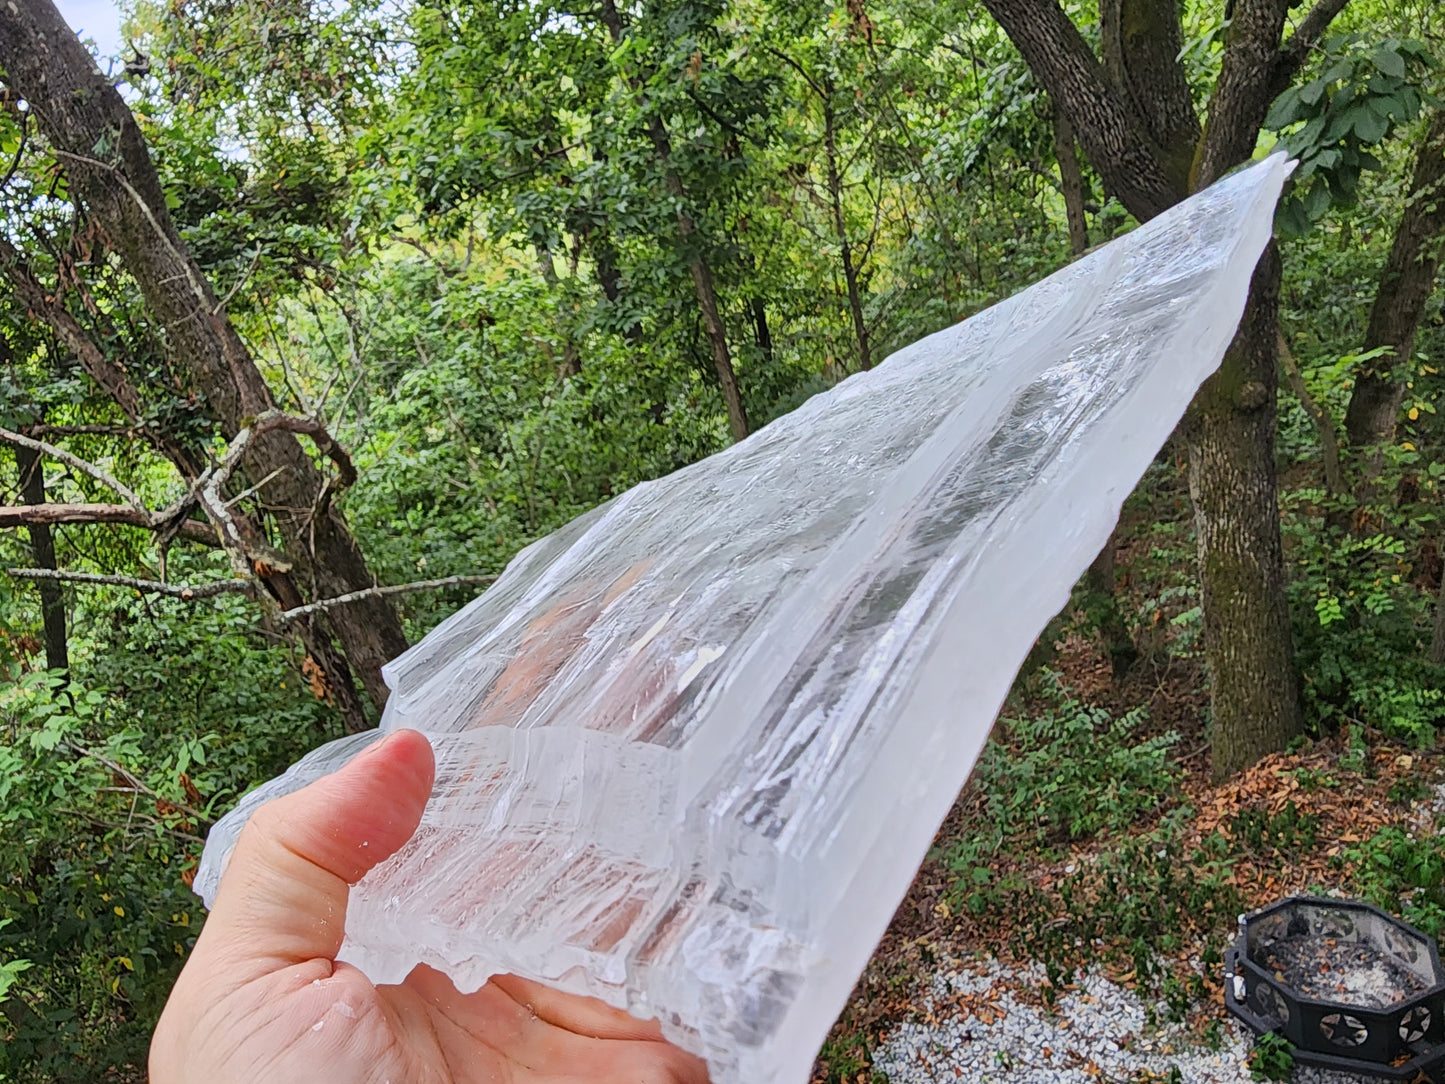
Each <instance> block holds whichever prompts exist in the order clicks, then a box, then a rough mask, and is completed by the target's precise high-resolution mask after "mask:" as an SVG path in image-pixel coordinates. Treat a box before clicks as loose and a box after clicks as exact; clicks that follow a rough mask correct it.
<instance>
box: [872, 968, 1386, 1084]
mask: <svg viewBox="0 0 1445 1084" xmlns="http://www.w3.org/2000/svg"><path fill="white" fill-rule="evenodd" d="M1043 978H1044V976H1043V972H1042V970H1036V971H1033V970H1031V971H1009V970H1007V969H1005V968H1003V967H1001V966H1000V965H999V964H998V963H997V962H993V961H987V962H983V963H981V964H978V965H974V966H965V967H961V968H956V969H953V970H950V971H946V972H942V973H940V974H939V975H937V976H936V977H935V978H934V981H933V989H932V992H931V995H930V996H929V997H928V998H927V999H926V1000H925V1005H924V1008H925V1010H926V1014H928V1015H931V1016H936V1018H937V1021H938V1022H937V1023H936V1024H904V1025H902V1026H901V1027H899V1028H897V1029H896V1030H895V1031H894V1032H893V1033H892V1035H890V1036H889V1038H888V1040H887V1042H886V1043H885V1044H884V1045H883V1046H882V1048H881V1049H879V1050H876V1051H875V1052H874V1055H873V1068H874V1069H875V1070H877V1071H879V1072H882V1073H884V1074H885V1075H886V1076H887V1077H888V1079H889V1081H890V1084H936V1082H940V1081H942V1082H949V1081H954V1080H962V1081H967V1082H969V1084H974V1082H980V1084H982V1082H991V1081H997V1082H998V1084H1004V1082H1005V1081H1006V1082H1007V1084H1104V1082H1124V1081H1129V1082H1140V1084H1142V1082H1155V1084H1167V1082H1170V1081H1171V1080H1172V1081H1174V1082H1175V1084H1253V1082H1252V1080H1251V1077H1250V1075H1249V1069H1248V1067H1247V1066H1246V1065H1245V1058H1246V1057H1247V1056H1248V1054H1249V1049H1250V1039H1249V1034H1248V1032H1247V1030H1246V1029H1245V1028H1243V1027H1242V1026H1238V1025H1236V1024H1234V1022H1233V1021H1231V1024H1230V1026H1229V1027H1228V1028H1226V1029H1225V1032H1224V1035H1223V1038H1222V1042H1221V1044H1220V1047H1219V1049H1218V1050H1211V1049H1208V1048H1205V1047H1201V1046H1198V1045H1194V1044H1193V1043H1192V1041H1191V1038H1190V1036H1189V1035H1188V1034H1187V1033H1186V1032H1185V1031H1184V1029H1183V1028H1181V1027H1179V1026H1172V1025H1164V1026H1162V1027H1158V1028H1152V1029H1151V1028H1150V1027H1149V1026H1148V1024H1147V1020H1146V1013H1145V1008H1144V1003H1143V1001H1141V1000H1140V999H1139V997H1138V996H1137V995H1135V994H1134V993H1132V992H1130V991H1129V990H1126V989H1124V988H1123V987H1121V986H1119V985H1117V984H1116V983H1113V982H1110V981H1109V980H1108V979H1106V978H1104V977H1102V976H1100V975H1097V974H1091V975H1086V976H1082V977H1081V978H1080V979H1079V980H1078V981H1077V983H1076V985H1077V987H1078V989H1077V991H1071V992H1067V993H1065V994H1064V995H1063V996H1061V997H1060V998H1059V1000H1058V1003H1057V1006H1056V1011H1055V1012H1054V1013H1052V1014H1051V1013H1049V1012H1047V1011H1046V1010H1044V1009H1043V1008H1041V1007H1039V1006H1037V1005H1035V1004H1032V1003H1030V1002H1031V999H1028V998H1024V999H1022V1000H1021V999H1020V998H1019V997H1018V996H1016V995H1015V993H1014V991H1016V990H1018V989H1019V988H1020V987H1025V988H1029V987H1032V988H1037V987H1038V986H1039V985H1040V984H1041V983H1042V982H1043ZM960 995H962V998H961V1000H962V1001H963V1002H964V1003H966V1004H968V1005H970V1006H974V1011H971V1012H969V1013H967V1014H966V1015H965V1014H963V1013H960V1012H959V1011H958V1009H957V1007H956V1006H957V1004H958V1002H959V1001H960ZM1176 1070H1177V1074H1176ZM1361 1079H1362V1078H1358V1077H1352V1076H1347V1075H1345V1074H1340V1073H1322V1072H1320V1071H1318V1070H1313V1069H1297V1070H1296V1072H1295V1084H1346V1082H1348V1084H1357V1082H1359V1081H1360V1080H1361Z"/></svg>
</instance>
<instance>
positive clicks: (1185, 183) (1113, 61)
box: [1099, 0, 1199, 191]
mask: <svg viewBox="0 0 1445 1084" xmlns="http://www.w3.org/2000/svg"><path fill="white" fill-rule="evenodd" d="M1179 16H1180V5H1179V4H1178V3H1175V2H1174V0H1166V2H1161V0H1101V2H1100V4H1099V29H1100V34H1101V37H1102V39H1103V41H1102V44H1103V51H1104V65H1105V68H1106V70H1107V71H1108V72H1109V74H1110V76H1112V77H1113V80H1114V85H1115V87H1116V89H1117V90H1118V92H1119V94H1120V96H1121V97H1123V98H1124V100H1125V101H1127V102H1128V103H1129V105H1130V106H1131V107H1132V109H1133V111H1134V115H1135V116H1136V117H1138V118H1139V122H1140V126H1141V128H1142V129H1143V131H1144V133H1145V134H1146V135H1147V136H1148V137H1149V139H1150V140H1151V141H1152V142H1153V144H1154V146H1155V147H1156V148H1157V153H1158V155H1159V162H1160V165H1161V166H1162V167H1163V168H1164V171H1165V173H1166V174H1167V175H1168V177H1169V182H1170V184H1171V185H1172V186H1173V187H1174V188H1176V189H1178V190H1181V191H1184V190H1187V189H1188V187H1189V167H1190V166H1191V165H1192V164H1193V162H1194V149H1195V147H1196V146H1197V145H1198V143H1199V117H1198V116H1196V115H1195V112H1194V100H1193V98H1192V96H1191V95H1190V93H1189V82H1188V80H1186V79H1185V77H1184V66H1183V65H1182V64H1181V63H1180V61H1179V54H1180V52H1181V51H1182V50H1183V48H1184V30H1183V27H1182V26H1181V25H1180V21H1179Z"/></svg>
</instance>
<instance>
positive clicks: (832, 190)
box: [819, 79, 873, 369]
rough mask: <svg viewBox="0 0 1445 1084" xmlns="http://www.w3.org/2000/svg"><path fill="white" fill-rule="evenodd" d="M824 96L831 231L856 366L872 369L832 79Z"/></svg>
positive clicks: (828, 80)
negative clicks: (845, 214)
mask: <svg viewBox="0 0 1445 1084" xmlns="http://www.w3.org/2000/svg"><path fill="white" fill-rule="evenodd" d="M819 93H820V94H821V96H822V99H823V154H824V157H825V158H826V159H827V166H828V201H829V206H830V207H831V209H832V212H833V231H834V232H835V233H836V234H837V237H838V247H839V250H840V254H841V257H842V261H843V282H844V284H845V285H846V286H847V288H848V312H849V314H850V315H851V316H852V318H853V335H854V337H855V338H856V339H857V340H858V367H859V368H860V369H871V368H873V350H872V347H871V346H870V345H869V342H868V323H867V321H866V320H864V319H863V294H862V291H861V290H860V289H859V288H858V268H857V267H855V266H854V265H853V249H852V246H851V245H849V243H848V223H847V220H846V219H845V218H844V217H843V178H842V177H841V176H840V175H839V173H838V132H837V124H836V117H835V116H834V113H833V81H832V80H831V79H826V80H824V82H823V86H822V88H821V90H820V92H819Z"/></svg>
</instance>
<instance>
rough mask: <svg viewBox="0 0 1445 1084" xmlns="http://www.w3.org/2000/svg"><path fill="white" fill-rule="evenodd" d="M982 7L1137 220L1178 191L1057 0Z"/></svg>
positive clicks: (992, 1) (996, 0)
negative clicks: (1057, 105) (1003, 33)
mask: <svg viewBox="0 0 1445 1084" xmlns="http://www.w3.org/2000/svg"><path fill="white" fill-rule="evenodd" d="M984 6H985V7H986V8H988V10H989V13H990V14H991V15H992V16H993V17H994V18H995V19H996V20H997V21H998V24H999V25H1000V26H1002V27H1003V29H1004V32H1005V33H1006V34H1008V36H1009V39H1010V40H1011V41H1012V42H1013V43H1014V46H1015V48H1017V49H1018V51H1019V52H1020V53H1021V54H1023V58H1024V61H1025V63H1027V64H1028V66H1029V70H1030V71H1031V72H1033V75H1034V78H1035V79H1037V80H1038V81H1039V82H1040V83H1041V84H1042V85H1043V88H1044V89H1045V90H1046V91H1048V92H1049V94H1050V96H1051V97H1053V99H1054V100H1055V101H1057V102H1059V103H1060V105H1061V106H1062V107H1063V109H1064V110H1065V112H1066V113H1067V114H1068V118H1069V121H1070V122H1071V123H1072V124H1073V126H1074V133H1075V135H1076V137H1077V138H1078V141H1079V145H1080V146H1081V147H1083V148H1084V153H1085V154H1087V155H1088V157H1089V161H1090V162H1092V163H1093V165H1094V168H1095V169H1097V170H1098V171H1099V173H1100V175H1101V176H1102V177H1103V178H1104V184H1105V185H1106V186H1107V187H1108V189H1109V191H1111V192H1112V193H1113V194H1114V195H1116V196H1118V197H1119V202H1120V203H1122V204H1123V205H1124V206H1125V208H1127V209H1128V211H1129V213H1130V214H1132V215H1133V216H1134V217H1135V218H1137V219H1139V220H1140V221H1141V222H1142V221H1145V220H1146V219H1150V218H1153V217H1154V216H1155V215H1157V214H1160V213H1162V212H1163V211H1165V210H1167V209H1168V208H1170V207H1172V206H1173V205H1174V204H1176V203H1178V202H1179V201H1180V200H1181V199H1183V198H1184V196H1185V195H1186V194H1187V193H1185V192H1184V191H1182V190H1181V189H1180V187H1179V186H1178V185H1177V184H1176V183H1175V182H1173V181H1171V180H1170V178H1169V171H1168V170H1167V169H1166V168H1165V166H1164V163H1163V162H1162V161H1160V158H1159V155H1158V153H1157V152H1156V151H1155V150H1154V149H1153V148H1151V146H1150V141H1149V140H1148V139H1147V138H1146V136H1145V133H1143V132H1140V131H1138V130H1137V127H1136V122H1135V119H1134V117H1133V115H1132V110H1131V109H1130V108H1129V106H1128V105H1127V104H1126V103H1125V102H1124V100H1123V99H1122V98H1121V97H1120V95H1119V92H1118V91H1116V90H1115V89H1114V88H1113V87H1112V86H1111V85H1110V83H1109V81H1108V80H1107V79H1106V78H1105V76H1104V69H1103V67H1102V66H1101V65H1100V64H1099V61H1098V58H1097V57H1095V56H1094V53H1093V50H1091V49H1090V48H1089V45H1088V42H1086V41H1085V40H1084V38H1083V35H1082V34H1080V33H1079V28H1078V27H1076V26H1075V25H1074V24H1073V22H1072V21H1071V20H1070V19H1069V17H1068V15H1066V14H1065V13H1064V9H1063V8H1061V7H1060V6H1059V3H1058V0H984Z"/></svg>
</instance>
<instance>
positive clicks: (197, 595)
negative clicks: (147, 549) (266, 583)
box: [5, 568, 256, 602]
mask: <svg viewBox="0 0 1445 1084" xmlns="http://www.w3.org/2000/svg"><path fill="white" fill-rule="evenodd" d="M5 573H6V575H9V576H14V577H15V578H16V579H18V580H59V581H61V582H62V583H88V584H92V585H94V586H97V587H129V588H131V589H133V590H136V591H144V592H145V593H146V594H150V595H165V596H167V597H168V598H178V599H180V600H181V601H182V602H195V601H197V600H199V599H203V598H214V597H215V596H216V595H227V594H233V593H234V594H243V595H249V594H252V593H254V591H255V587H256V585H255V584H254V583H253V582H252V581H251V580H212V581H210V582H209V583H197V584H190V585H186V584H174V583H161V582H160V581H159V580H137V579H134V578H133V577H130V576H97V575H95V574H93V573H90V572H66V571H63V570H62V571H53V570H51V569H48V568H7V569H6V570H5Z"/></svg>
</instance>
